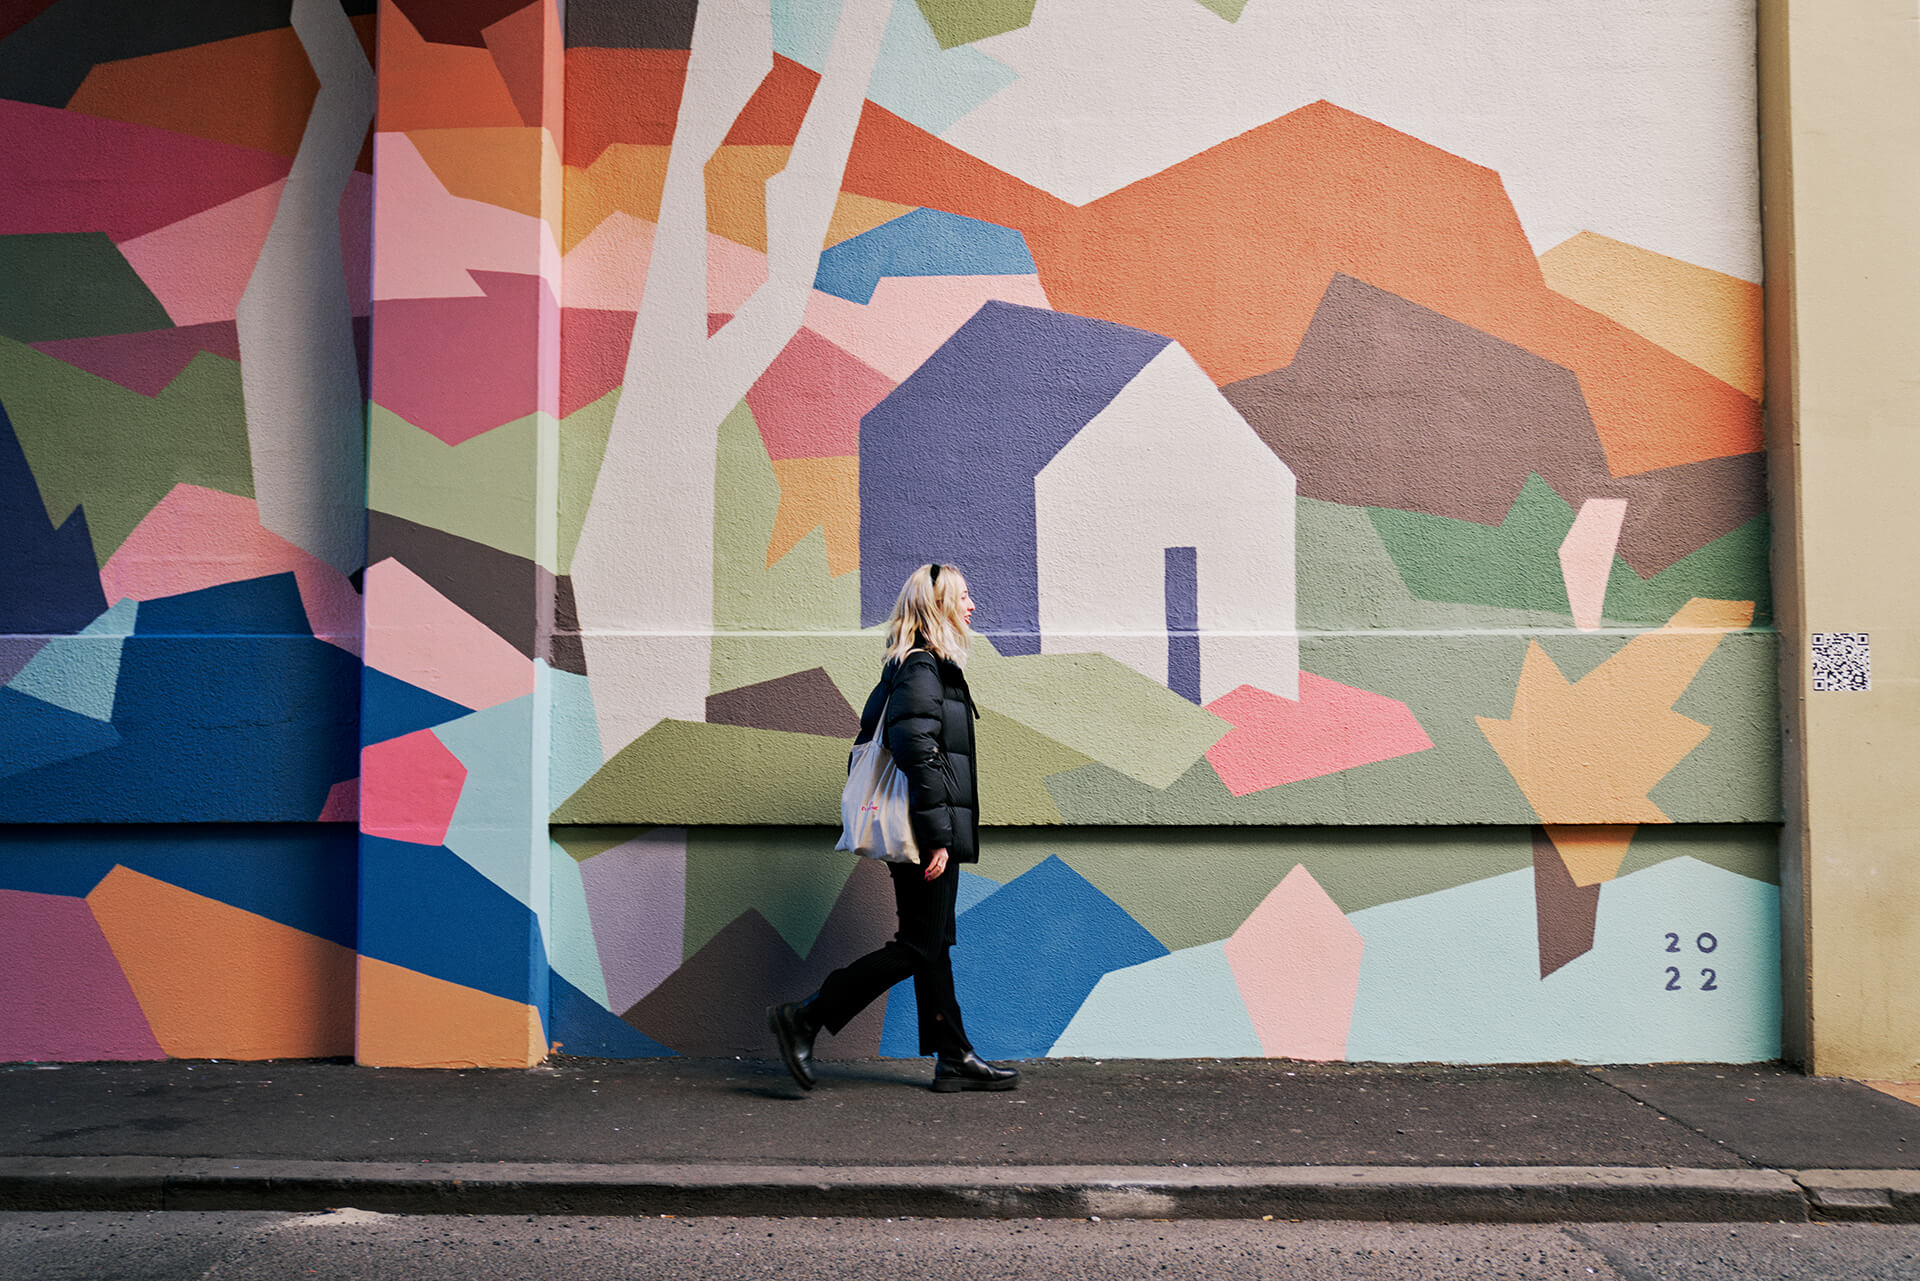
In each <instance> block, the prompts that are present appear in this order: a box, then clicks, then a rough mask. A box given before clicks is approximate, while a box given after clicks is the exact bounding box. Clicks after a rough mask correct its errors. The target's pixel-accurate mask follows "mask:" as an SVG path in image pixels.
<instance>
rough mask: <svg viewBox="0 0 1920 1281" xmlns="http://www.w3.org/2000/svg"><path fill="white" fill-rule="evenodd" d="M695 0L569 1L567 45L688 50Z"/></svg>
mask: <svg viewBox="0 0 1920 1281" xmlns="http://www.w3.org/2000/svg"><path fill="white" fill-rule="evenodd" d="M694 8H695V0H645V2H644V3H640V4H635V3H633V0H567V48H569V49H576V48H590V49H688V48H691V47H692V46H693V11H694Z"/></svg>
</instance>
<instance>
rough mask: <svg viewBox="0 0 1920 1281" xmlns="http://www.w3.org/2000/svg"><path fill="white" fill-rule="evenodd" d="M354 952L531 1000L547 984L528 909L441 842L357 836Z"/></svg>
mask: <svg viewBox="0 0 1920 1281" xmlns="http://www.w3.org/2000/svg"><path fill="white" fill-rule="evenodd" d="M360 951H361V953H362V954H363V955H366V956H371V957H373V958H375V959H376V960H381V961H386V962H388V963H389V964H392V965H398V966H402V967H404V968H406V969H409V970H416V971H418V972H419V973H421V974H426V975H430V976H432V977H433V978H437V979H445V980H446V981H447V982H449V983H457V984H459V985H460V986H462V987H470V988H475V989H477V990H479V991H482V992H491V993H492V994H493V995H495V996H499V997H504V998H506V999H507V1000H509V1001H519V1002H522V1003H524V1004H529V1005H532V1004H538V1003H539V995H540V993H541V992H543V991H544V990H545V989H546V986H547V978H548V971H549V966H548V963H547V949H546V945H545V944H544V943H543V942H542V941H541V938H540V927H539V924H538V923H537V922H536V921H535V920H534V915H533V913H532V912H531V911H529V910H528V909H527V907H526V905H525V904H522V903H520V902H518V901H517V900H515V899H514V898H513V897H512V896H511V895H509V894H508V893H507V892H506V891H504V890H502V889H501V888H500V887H499V886H497V885H495V884H494V883H493V882H492V881H489V880H488V879H487V878H486V877H484V876H482V875H480V873H479V872H476V871H475V870H474V869H473V868H472V867H471V866H469V865H468V864H467V862H466V861H465V860H464V859H462V858H461V857H460V856H459V855H458V854H455V853H454V852H453V851H452V850H450V849H447V848H446V847H445V846H441V845H414V844H412V843H411V842H407V841H392V840H388V839H386V838H385V837H380V836H366V835H362V836H361V838H360Z"/></svg>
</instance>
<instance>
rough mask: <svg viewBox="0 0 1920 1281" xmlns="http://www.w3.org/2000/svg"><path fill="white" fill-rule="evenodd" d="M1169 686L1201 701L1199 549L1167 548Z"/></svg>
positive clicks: (1178, 692) (1196, 701) (1196, 700)
mask: <svg viewBox="0 0 1920 1281" xmlns="http://www.w3.org/2000/svg"><path fill="white" fill-rule="evenodd" d="M1165 575H1166V601H1167V688H1168V689H1170V690H1172V691H1173V692H1174V693H1176V694H1178V695H1180V697H1182V698H1184V699H1186V700H1187V701H1188V702H1189V703H1198V702H1199V701H1200V549H1199V548H1197V547H1169V548H1167V550H1166V569H1165Z"/></svg>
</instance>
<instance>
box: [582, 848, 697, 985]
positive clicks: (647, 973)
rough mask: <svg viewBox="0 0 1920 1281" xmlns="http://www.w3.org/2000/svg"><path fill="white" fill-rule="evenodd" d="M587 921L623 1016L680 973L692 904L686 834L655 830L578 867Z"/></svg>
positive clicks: (603, 968) (603, 972) (595, 856)
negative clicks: (675, 972)
mask: <svg viewBox="0 0 1920 1281" xmlns="http://www.w3.org/2000/svg"><path fill="white" fill-rule="evenodd" d="M580 878H581V880H582V881H583V882H585V884H586V891H587V918H588V919H589V920H590V921H591V922H592V923H593V945H594V947H595V949H596V950H598V951H599V953H600V971H601V973H602V974H604V975H605V976H606V980H607V1006H608V1008H609V1009H611V1010H612V1011H613V1012H614V1013H616V1014H619V1013H622V1012H624V1011H626V1010H627V1009H629V1008H631V1007H632V1006H633V1004H634V1003H635V1002H637V1001H638V1000H640V998H641V997H643V996H645V995H646V994H647V993H649V992H651V991H653V989H654V988H656V987H658V986H660V984H661V982H662V981H663V980H664V979H665V978H666V977H667V976H668V975H669V974H672V973H673V972H674V971H675V970H677V969H679V968H680V962H681V961H682V960H683V959H684V958H683V957H682V956H681V954H680V953H681V947H682V945H683V943H684V941H685V933H684V931H685V928H686V907H687V829H686V828H684V827H656V828H654V829H653V830H652V831H650V832H647V833H645V834H644V835H641V836H636V837H634V838H633V839H632V840H630V841H627V842H626V843H625V844H622V845H616V846H614V847H613V848H612V849H610V850H607V851H605V852H603V853H600V854H596V855H594V856H593V857H592V858H590V859H587V860H586V861H585V862H583V863H582V864H580Z"/></svg>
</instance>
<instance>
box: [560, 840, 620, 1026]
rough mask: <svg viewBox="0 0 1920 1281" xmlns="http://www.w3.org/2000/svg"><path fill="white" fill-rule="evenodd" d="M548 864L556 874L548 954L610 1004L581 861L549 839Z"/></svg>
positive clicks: (574, 979) (589, 993)
mask: <svg viewBox="0 0 1920 1281" xmlns="http://www.w3.org/2000/svg"><path fill="white" fill-rule="evenodd" d="M549 845H550V846H551V848H550V849H549V850H548V865H549V867H550V868H551V869H552V877H553V913H552V917H551V921H552V924H551V926H550V927H549V930H548V936H547V957H548V960H549V962H550V963H551V964H552V966H553V969H554V972H555V973H556V974H558V975H559V976H560V977H561V978H563V979H565V980H566V981H567V982H569V983H571V984H573V985H574V986H575V987H577V988H579V989H580V991H581V992H582V993H584V994H585V995H587V996H590V997H592V998H593V999H594V1000H595V1001H597V1002H599V1004H600V1006H601V1008H603V1009H604V1008H606V1005H607V977H606V974H605V973H604V972H603V971H602V970H601V968H600V950H599V949H598V948H597V947H595V946H594V943H593V922H592V921H591V920H590V919H588V916H587V884H586V880H585V878H584V877H582V875H581V873H580V864H579V863H577V862H575V861H574V859H573V858H572V857H571V856H569V855H568V853H567V852H566V851H565V850H564V849H562V848H560V845H559V843H558V842H549Z"/></svg>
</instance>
